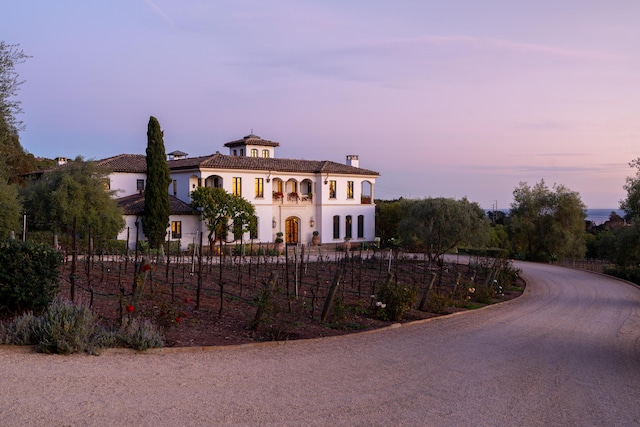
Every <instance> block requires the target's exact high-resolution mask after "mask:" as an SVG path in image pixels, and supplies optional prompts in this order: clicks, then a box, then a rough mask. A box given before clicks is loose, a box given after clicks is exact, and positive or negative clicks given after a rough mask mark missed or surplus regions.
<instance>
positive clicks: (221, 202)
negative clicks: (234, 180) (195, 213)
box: [191, 187, 258, 247]
mask: <svg viewBox="0 0 640 427" xmlns="http://www.w3.org/2000/svg"><path fill="white" fill-rule="evenodd" d="M191 205H192V206H193V207H195V208H196V209H198V210H199V211H200V213H201V216H202V219H203V220H205V221H206V223H207V230H209V235H208V239H209V245H210V246H211V247H213V246H214V244H215V242H216V241H217V240H225V241H226V235H227V232H228V230H229V226H230V225H232V226H233V228H234V232H237V233H245V232H247V231H250V232H255V230H256V228H257V224H258V219H257V217H256V215H255V208H254V207H253V205H252V204H251V203H250V202H249V201H247V200H246V199H244V198H243V197H241V196H236V195H233V194H230V193H227V192H226V191H224V189H222V188H211V187H199V188H197V189H196V190H194V191H193V192H192V193H191Z"/></svg>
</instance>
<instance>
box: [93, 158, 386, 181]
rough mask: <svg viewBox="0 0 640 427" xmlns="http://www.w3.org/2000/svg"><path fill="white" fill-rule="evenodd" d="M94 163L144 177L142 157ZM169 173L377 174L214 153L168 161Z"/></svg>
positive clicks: (320, 163)
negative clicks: (252, 171) (251, 171)
mask: <svg viewBox="0 0 640 427" xmlns="http://www.w3.org/2000/svg"><path fill="white" fill-rule="evenodd" d="M97 163H98V164H99V165H101V166H104V167H106V168H108V169H110V170H112V171H113V172H139V173H145V172H146V170H147V161H146V156H145V155H144V154H119V155H117V156H113V157H109V158H106V159H102V160H98V161H97ZM167 163H168V164H169V169H171V170H172V171H178V170H189V169H199V168H206V169H236V170H242V169H245V170H259V171H272V172H298V173H315V174H317V173H320V174H325V173H329V174H332V173H335V174H344V175H373V176H379V175H380V173H378V172H376V171H372V170H368V169H362V168H356V167H354V166H349V165H346V164H344V163H337V162H332V161H330V160H299V159H282V158H278V157H269V158H264V157H250V156H228V155H225V154H220V153H216V154H213V155H209V156H200V157H189V158H183V159H176V160H169V161H168V162H167Z"/></svg>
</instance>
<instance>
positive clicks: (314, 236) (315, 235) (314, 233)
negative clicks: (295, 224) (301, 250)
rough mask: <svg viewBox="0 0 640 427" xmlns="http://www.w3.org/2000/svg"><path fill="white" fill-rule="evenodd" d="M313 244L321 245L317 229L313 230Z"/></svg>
mask: <svg viewBox="0 0 640 427" xmlns="http://www.w3.org/2000/svg"><path fill="white" fill-rule="evenodd" d="M311 244H312V245H313V246H320V233H318V232H317V231H314V232H313V237H312V238H311Z"/></svg>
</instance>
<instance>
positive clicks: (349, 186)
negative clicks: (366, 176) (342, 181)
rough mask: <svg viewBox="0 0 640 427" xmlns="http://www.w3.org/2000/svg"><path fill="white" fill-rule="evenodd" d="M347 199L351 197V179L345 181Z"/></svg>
mask: <svg viewBox="0 0 640 427" xmlns="http://www.w3.org/2000/svg"><path fill="white" fill-rule="evenodd" d="M347 199H353V181H347Z"/></svg>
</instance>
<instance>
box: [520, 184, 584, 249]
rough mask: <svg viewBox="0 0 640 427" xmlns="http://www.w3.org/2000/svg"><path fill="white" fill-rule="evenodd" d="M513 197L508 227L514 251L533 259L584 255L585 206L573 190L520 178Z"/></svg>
mask: <svg viewBox="0 0 640 427" xmlns="http://www.w3.org/2000/svg"><path fill="white" fill-rule="evenodd" d="M513 199H514V200H513V202H512V203H511V212H510V223H509V230H510V234H511V240H512V244H513V245H514V249H515V251H516V252H517V253H520V254H521V255H522V256H524V258H526V259H531V260H536V261H547V260H549V259H553V258H554V257H582V256H584V253H585V250H586V246H585V240H584V233H585V218H586V212H585V209H586V206H585V205H584V203H582V199H581V198H580V195H579V194H578V193H577V192H574V191H571V190H569V189H568V188H566V187H565V186H563V185H554V186H553V189H550V188H549V187H547V185H546V184H545V183H544V180H541V181H540V182H539V183H537V184H536V185H534V186H533V187H530V186H529V185H528V184H527V183H526V182H521V183H520V185H519V186H518V187H517V188H516V189H515V190H514V191H513Z"/></svg>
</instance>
